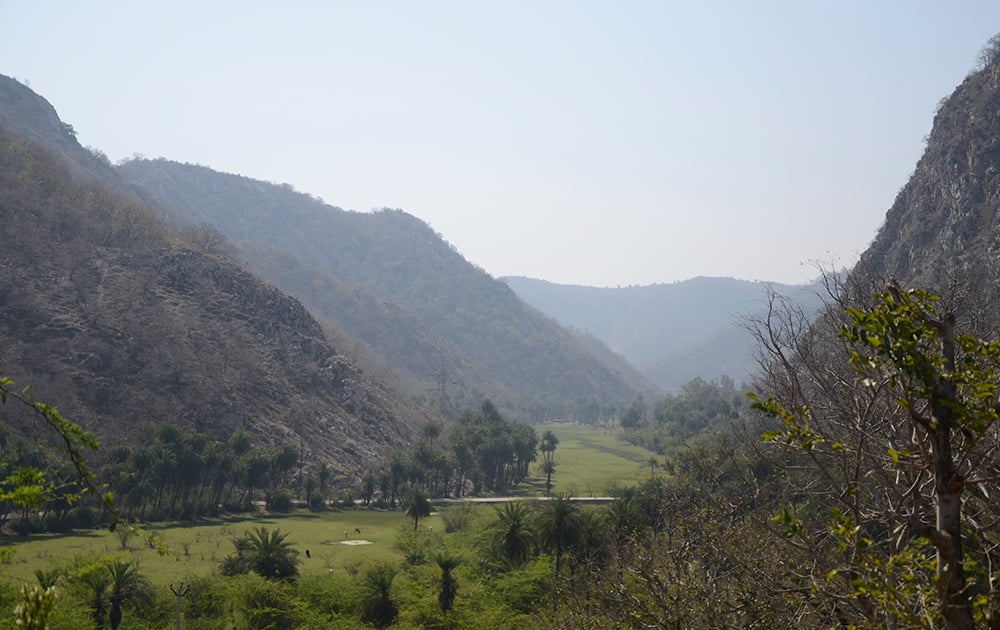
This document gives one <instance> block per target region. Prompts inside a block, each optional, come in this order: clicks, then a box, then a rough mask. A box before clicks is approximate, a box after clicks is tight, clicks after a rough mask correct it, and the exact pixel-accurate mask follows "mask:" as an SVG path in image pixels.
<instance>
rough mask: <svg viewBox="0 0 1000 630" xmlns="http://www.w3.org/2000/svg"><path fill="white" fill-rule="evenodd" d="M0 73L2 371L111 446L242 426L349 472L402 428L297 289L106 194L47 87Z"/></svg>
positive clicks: (11, 415) (107, 179)
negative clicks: (187, 239) (170, 427)
mask: <svg viewBox="0 0 1000 630" xmlns="http://www.w3.org/2000/svg"><path fill="white" fill-rule="evenodd" d="M0 79H3V80H2V81H0V104H2V105H3V107H4V108H5V109H4V110H3V112H2V117H0V243H2V244H3V246H2V247H0V374H3V375H5V376H9V377H11V378H13V379H15V381H16V382H17V383H18V384H19V385H22V386H25V385H30V386H31V389H32V392H33V393H34V395H35V396H36V397H37V398H38V399H40V400H44V401H46V402H48V403H50V404H55V405H57V406H58V407H59V408H60V410H61V411H62V412H63V413H65V414H66V415H68V416H70V417H72V418H73V419H75V420H77V421H78V422H80V424H82V425H83V426H84V427H85V428H87V429H88V430H91V431H92V432H94V433H95V434H96V435H97V437H98V438H99V439H100V440H101V441H102V442H104V443H105V444H108V445H113V444H118V443H138V442H142V441H143V440H145V439H148V436H149V435H150V431H151V430H152V429H153V428H155V427H156V426H157V425H159V424H162V423H167V422H169V423H173V424H176V425H177V426H179V427H180V428H182V429H185V430H189V431H199V432H202V433H205V434H207V435H209V436H211V437H214V438H220V439H225V438H226V437H228V435H229V434H231V433H232V432H233V431H235V430H236V429H237V428H239V427H245V428H248V429H249V430H250V432H251V433H252V435H253V436H254V438H255V440H256V441H257V442H258V443H259V444H260V445H262V446H263V445H266V444H269V443H270V444H275V443H281V442H289V443H291V444H293V445H294V446H296V447H303V449H304V451H305V459H306V461H307V462H316V463H319V462H326V463H328V464H330V466H331V467H332V470H333V472H334V473H336V474H339V475H341V476H343V477H354V476H356V475H357V474H358V473H359V472H360V471H361V470H362V469H363V467H364V466H365V465H366V464H369V463H371V460H372V459H374V458H377V457H379V456H381V455H383V454H385V453H387V452H388V451H389V450H390V449H391V448H394V447H400V446H402V445H404V444H406V443H407V442H408V441H409V440H410V438H411V437H412V435H413V429H412V427H411V425H410V424H409V423H408V422H406V421H404V419H403V418H404V417H408V416H409V415H410V412H409V411H408V410H405V409H404V408H403V406H402V405H401V404H399V402H398V401H397V399H396V398H394V397H393V396H392V395H391V394H390V392H389V391H388V390H386V389H384V388H382V387H380V386H378V385H376V384H373V383H372V382H371V381H370V380H369V379H367V378H365V377H364V375H362V373H361V372H360V371H359V370H358V369H356V368H355V367H354V366H352V365H351V364H350V363H349V362H348V361H347V360H346V359H345V358H344V357H343V356H341V355H340V353H339V352H338V350H337V349H336V348H334V347H333V345H332V344H331V343H330V341H329V340H328V339H327V338H326V336H325V335H324V332H323V330H322V329H321V327H320V325H319V323H318V322H317V321H316V320H315V319H314V318H313V317H312V316H311V315H310V314H309V312H308V311H307V310H306V309H305V308H304V307H303V305H302V304H301V303H300V302H299V301H297V300H295V299H294V298H291V297H289V296H288V295H286V294H284V293H282V292H281V291H279V290H278V289H277V288H275V287H274V286H271V285H268V284H266V283H263V282H261V281H260V280H259V279H257V278H256V277H255V276H253V275H252V274H250V273H249V272H247V271H246V270H244V269H243V268H241V267H240V266H239V265H238V264H236V263H235V262H233V261H232V260H229V259H226V258H223V257H219V256H217V255H214V254H211V253H207V252H206V251H203V250H199V249H196V248H194V247H192V246H190V245H188V244H185V243H184V242H182V241H181V240H180V239H179V238H178V236H177V233H176V232H175V231H173V230H172V229H170V228H167V227H166V226H164V225H163V224H162V223H161V221H160V220H159V219H158V218H157V217H156V216H155V214H154V213H153V212H152V211H151V210H149V209H148V208H146V207H145V206H143V205H142V204H141V203H139V202H137V201H136V199H137V198H136V197H135V196H129V195H127V194H125V195H123V194H121V193H119V192H114V191H113V190H112V189H115V188H118V189H119V190H120V189H123V187H122V186H121V184H120V180H119V179H118V178H117V175H115V174H114V172H113V171H112V170H111V169H110V167H109V166H106V165H105V164H104V163H103V162H102V161H101V160H100V159H99V158H96V157H94V156H93V155H92V154H91V153H90V152H89V151H87V150H85V149H83V148H82V147H80V146H79V145H78V144H76V141H75V139H74V138H73V136H72V134H68V133H67V132H66V131H65V130H64V129H63V128H62V126H61V123H59V121H58V119H57V118H56V119H55V120H54V121H53V120H52V118H53V117H54V116H55V112H54V110H53V109H52V107H51V106H50V105H48V103H46V102H45V101H44V99H41V98H40V97H38V96H37V95H34V94H33V93H31V92H30V91H29V90H27V88H25V87H24V86H21V85H20V84H17V83H16V82H13V81H11V80H9V79H6V78H3V77H0ZM25 130H28V131H25ZM21 132H23V135H22V133H21ZM53 134H55V135H54V136H53ZM36 143H37V144H36ZM40 145H41V146H40ZM43 147H44V148H43ZM106 183H107V185H105V184H106ZM16 411H17V410H16V409H14V408H12V407H10V406H4V407H0V416H2V417H3V419H4V423H5V424H7V425H8V426H11V427H13V428H14V429H15V430H16V429H17V428H18V426H20V425H19V424H18V423H19V422H20V419H19V418H18V417H15V415H16ZM413 415H417V416H418V415H419V413H415V414H413ZM423 419H424V418H422V417H420V418H419V420H423ZM414 421H417V419H416V418H415V419H414Z"/></svg>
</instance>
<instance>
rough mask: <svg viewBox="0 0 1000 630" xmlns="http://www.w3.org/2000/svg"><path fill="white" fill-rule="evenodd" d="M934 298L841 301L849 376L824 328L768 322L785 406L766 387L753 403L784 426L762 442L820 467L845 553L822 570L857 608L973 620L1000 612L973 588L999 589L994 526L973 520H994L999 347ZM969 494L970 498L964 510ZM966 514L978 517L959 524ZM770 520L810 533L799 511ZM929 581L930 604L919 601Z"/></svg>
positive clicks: (912, 617)
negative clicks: (928, 566)
mask: <svg viewBox="0 0 1000 630" xmlns="http://www.w3.org/2000/svg"><path fill="white" fill-rule="evenodd" d="M939 302H940V300H939V299H938V298H936V297H935V296H932V295H930V294H928V293H927V292H925V291H921V290H914V291H902V290H900V289H899V287H898V286H895V285H894V284H891V285H890V288H889V290H888V291H886V292H884V293H880V294H878V295H877V296H876V297H875V298H874V299H873V300H872V302H871V303H870V304H868V305H864V306H863V305H853V304H846V303H840V305H841V306H842V313H843V315H842V320H841V321H843V324H842V325H841V326H840V328H839V337H840V339H841V340H843V342H844V343H845V344H846V348H845V350H844V355H846V358H847V362H849V364H850V366H851V367H852V368H853V370H854V378H853V379H850V378H849V377H848V376H847V375H846V374H843V373H840V372H836V371H834V370H832V369H831V366H832V365H833V364H832V363H831V361H830V355H828V354H826V351H821V350H822V349H821V348H820V347H819V346H818V345H817V340H818V339H820V335H818V334H817V332H816V331H817V330H818V329H817V327H816V326H812V327H811V329H810V328H800V329H797V330H796V329H795V328H794V326H789V325H788V324H787V323H788V322H794V320H793V319H785V320H784V322H786V324H785V325H784V326H779V327H775V326H769V327H767V328H766V329H765V334H766V339H769V340H770V345H769V346H768V347H769V348H770V351H771V355H772V357H774V359H775V360H774V361H772V362H771V363H770V364H769V366H770V368H771V370H772V371H771V372H770V373H769V377H770V381H771V383H772V384H774V383H778V384H780V386H779V387H777V388H776V389H772V390H771V391H772V393H774V392H776V396H777V397H780V398H782V400H780V401H779V400H778V399H777V398H776V397H772V396H771V395H770V394H769V396H768V397H767V398H760V397H757V398H756V399H755V402H754V405H753V406H754V407H755V408H757V409H759V410H762V411H764V412H766V413H767V414H768V415H769V416H771V417H773V418H775V419H777V420H778V421H779V422H780V424H781V426H780V427H779V428H778V430H773V431H768V432H766V433H765V440H767V441H770V442H773V443H778V444H784V445H786V446H788V447H790V449H792V450H793V451H795V452H798V453H800V454H801V455H802V456H803V457H804V458H805V460H806V461H810V462H812V464H813V466H814V468H815V470H816V471H817V472H818V473H819V474H818V478H814V479H813V480H812V482H811V483H812V486H813V490H812V491H811V492H813V494H814V496H816V495H818V493H819V492H820V491H821V489H822V491H823V492H824V493H827V494H826V496H828V497H829V498H830V499H831V500H832V501H833V506H832V507H833V513H832V519H831V521H829V522H828V523H827V525H826V527H825V528H826V530H827V535H828V536H827V537H829V534H830V533H832V534H834V538H835V539H837V540H839V541H840V542H839V545H840V549H841V552H840V553H839V554H833V553H831V554H828V555H827V557H826V560H827V561H829V560H833V562H834V564H833V567H832V571H829V573H828V575H829V576H830V578H831V579H834V580H836V579H837V576H838V575H842V576H843V580H842V581H841V583H842V584H844V585H845V586H847V587H848V588H849V589H850V590H849V592H850V593H851V595H852V597H853V598H854V600H855V603H854V604H853V606H854V610H853V612H851V613H850V614H857V615H860V616H862V617H867V618H868V619H870V620H871V621H874V619H873V618H872V616H871V612H870V611H877V613H876V614H881V615H883V617H882V620H881V622H882V623H886V622H887V621H888V620H891V622H892V623H907V624H914V623H920V624H923V623H927V622H928V621H927V620H928V619H934V620H935V621H932V622H931V623H940V624H941V625H943V626H944V627H947V628H966V627H972V625H973V623H974V620H975V617H976V615H988V616H990V617H991V618H993V619H994V620H995V619H996V616H997V611H996V610H993V611H992V614H990V613H989V612H987V611H985V608H986V607H987V606H989V604H990V598H989V597H979V598H977V600H976V601H977V602H978V603H977V605H976V606H977V608H976V610H978V611H979V612H976V611H975V610H974V607H973V600H972V596H971V594H972V593H975V592H992V591H993V589H992V588H991V586H990V584H991V583H992V578H991V576H990V575H989V574H988V573H985V572H984V571H983V570H982V569H980V568H979V567H982V566H990V565H992V564H994V563H995V562H996V560H997V558H996V557H994V554H995V549H996V548H995V546H994V544H995V543H994V542H993V541H994V538H995V536H994V534H993V533H992V532H991V531H989V529H986V528H981V527H980V526H978V525H976V524H975V523H977V522H978V523H984V522H993V521H994V519H995V518H996V516H997V515H996V513H995V510H993V509H992V506H991V505H990V503H991V502H989V501H988V500H986V501H982V500H981V499H980V498H979V494H985V493H986V492H987V491H986V489H985V488H986V486H987V485H990V484H993V485H994V486H995V481H996V480H997V472H998V471H997V467H996V456H997V452H998V448H1000V444H998V442H997V439H996V427H997V417H998V405H997V386H998V382H1000V344H998V343H997V342H996V341H984V340H981V339H977V338H975V337H973V336H970V335H964V334H959V333H958V331H957V324H956V321H957V318H956V317H955V315H954V314H953V313H954V311H952V310H950V309H949V310H946V311H945V312H944V314H943V315H942V314H941V313H939V311H938V304H939ZM826 317H827V319H830V318H832V317H833V315H829V314H828V315H827V316H826ZM820 323H821V324H822V320H821V322H820ZM782 331H783V332H782ZM789 331H792V332H789ZM823 339H824V340H825V341H824V343H826V344H828V345H830V344H833V343H834V340H831V339H829V338H823ZM831 347H832V346H831ZM820 393H822V395H819V394H820ZM859 473H861V474H859ZM790 478H792V477H790ZM967 488H969V489H972V490H975V491H976V492H975V493H971V494H970V495H969V496H968V498H966V499H965V501H964V504H963V497H962V493H963V491H964V490H965V489H967ZM968 510H977V511H978V512H979V514H978V515H977V517H976V519H975V521H970V523H971V525H970V528H969V529H967V530H964V531H963V513H964V512H965V511H968ZM776 518H777V521H778V522H779V523H780V524H781V525H782V527H783V528H784V529H785V531H786V535H788V536H790V537H791V538H795V539H799V538H801V539H803V540H805V539H806V538H807V537H808V534H807V532H806V528H807V527H808V526H809V523H808V522H807V521H806V520H804V519H803V518H802V517H800V513H799V512H798V511H796V510H795V508H794V507H793V506H788V507H786V508H784V509H783V511H782V513H780V514H779V515H778V517H776ZM813 540H816V539H815V538H813ZM970 542H971V543H974V545H973V547H972V548H973V549H974V550H975V551H976V553H977V554H978V557H977V558H976V561H975V562H974V563H968V560H969V558H968V557H967V556H966V551H967V543H970ZM927 545H930V546H931V548H932V549H933V551H934V553H935V554H936V562H934V563H933V564H936V573H937V575H936V576H935V577H933V578H931V577H930V576H927V575H926V573H925V571H924V569H923V566H924V565H925V563H924V561H923V557H924V556H925V555H926V552H925V551H924V550H925V549H926V547H927ZM831 551H832V550H831ZM838 555H839V556H840V557H841V560H840V562H839V563H838V562H837V560H836V558H837V556H838ZM817 559H819V557H817ZM838 564H839V566H838ZM970 571H971V572H970ZM932 585H933V586H932ZM935 588H936V590H937V604H936V606H933V607H930V608H928V607H926V606H924V605H921V604H920V602H921V601H924V600H925V599H926V597H925V596H924V595H923V593H924V592H926V593H927V594H928V595H927V597H930V598H931V599H933V598H934V593H933V589H935ZM921 589H923V590H921ZM839 612H840V613H841V614H847V611H846V609H845V608H841V609H840V611H839Z"/></svg>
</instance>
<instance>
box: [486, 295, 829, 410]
mask: <svg viewBox="0 0 1000 630" xmlns="http://www.w3.org/2000/svg"><path fill="white" fill-rule="evenodd" d="M503 280H504V281H505V282H506V283H507V284H508V285H509V286H510V287H511V288H512V289H513V290H514V292H515V293H517V294H518V295H519V296H520V297H521V299H523V300H524V301H526V302H527V303H528V304H531V305H532V306H534V307H535V308H537V309H538V310H540V311H542V312H543V313H546V314H547V315H549V316H550V317H554V318H555V319H556V320H558V321H560V322H562V323H563V324H565V325H567V326H571V327H573V328H577V329H581V330H584V331H587V332H588V333H590V334H592V335H594V336H595V337H597V338H598V339H601V340H602V341H604V343H606V344H607V345H608V347H609V348H611V350H613V351H615V352H617V353H619V354H621V355H622V356H624V357H625V358H626V359H627V360H628V361H629V362H630V363H632V364H633V365H635V366H636V367H638V368H639V370H640V371H641V372H642V373H643V375H644V376H645V377H646V378H647V379H649V380H650V381H651V382H653V383H655V384H656V385H658V386H660V387H661V388H664V389H667V390H676V389H678V388H679V387H680V386H681V385H683V384H684V383H686V382H688V381H690V380H691V379H693V378H696V377H701V378H704V379H714V378H717V377H719V376H722V375H727V376H731V377H733V378H734V379H736V380H737V381H740V380H745V379H746V378H747V377H748V374H749V373H750V372H751V371H752V370H753V369H754V367H755V366H754V359H753V352H752V350H753V341H752V339H751V337H750V335H749V334H748V333H747V331H746V330H745V329H744V328H743V326H742V324H741V319H742V318H743V317H744V316H745V315H748V314H753V313H756V312H757V311H759V310H760V309H761V308H762V307H763V305H764V304H765V297H766V292H767V291H769V290H773V291H776V292H778V293H781V294H784V295H788V296H790V297H794V298H795V299H797V300H799V301H800V302H802V303H803V304H807V305H815V304H818V299H817V298H816V296H815V294H816V292H817V291H818V287H815V286H791V285H780V284H767V283H761V282H748V281H745V280H735V279H732V278H705V277H700V278H693V279H691V280H685V281H683V282H676V283H673V284H655V285H649V286H632V287H623V288H597V287H584V286H571V285H560V284H554V283H551V282H546V281H544V280H535V279H532V278H523V277H509V278H504V279H503Z"/></svg>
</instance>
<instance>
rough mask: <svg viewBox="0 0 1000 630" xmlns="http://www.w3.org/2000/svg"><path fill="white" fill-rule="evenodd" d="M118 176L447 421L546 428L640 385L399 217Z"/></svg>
mask: <svg viewBox="0 0 1000 630" xmlns="http://www.w3.org/2000/svg"><path fill="white" fill-rule="evenodd" d="M118 170H119V172H120V173H121V175H122V177H124V178H125V179H127V180H128V181H130V182H132V183H134V184H135V185H137V186H139V187H141V188H143V189H144V190H145V191H147V192H146V195H147V196H148V198H149V199H150V200H152V201H154V202H155V203H156V205H158V206H162V207H164V208H168V210H167V213H168V216H169V218H170V219H171V220H172V221H174V222H177V223H179V224H188V225H192V224H194V225H197V224H203V223H207V224H210V225H212V226H215V227H216V228H218V230H219V231H221V232H222V233H223V234H224V235H225V236H226V237H227V238H229V239H230V240H231V241H232V242H233V243H234V244H236V245H237V246H238V247H239V249H240V251H241V253H242V255H243V257H244V258H245V259H246V260H247V264H248V265H250V266H251V268H252V269H253V270H254V271H255V272H257V273H258V274H260V275H261V276H263V277H266V278H268V279H269V280H271V281H272V282H274V283H276V284H277V285H278V286H280V287H282V288H283V289H284V290H286V291H288V292H290V293H292V294H293V295H296V296H297V297H299V298H300V299H301V300H302V301H303V302H304V303H305V304H306V305H307V306H308V307H309V308H310V309H312V310H313V311H314V312H315V313H317V314H318V315H319V316H320V317H321V318H323V319H324V320H326V321H329V322H331V323H332V324H334V325H335V326H336V327H337V328H338V329H340V330H342V331H343V332H344V334H346V335H347V336H348V337H350V338H352V339H356V340H359V341H360V342H362V343H363V344H364V346H365V348H366V349H367V352H368V354H369V355H370V356H369V359H370V360H373V361H374V362H376V363H381V364H383V365H385V366H389V367H391V369H393V370H395V371H397V372H399V373H400V374H401V382H402V383H404V384H405V385H406V387H407V388H408V390H409V391H410V392H412V393H414V394H418V395H423V396H425V397H426V398H427V399H429V400H432V401H434V402H435V403H436V404H438V405H439V406H440V407H441V408H442V409H444V410H445V411H447V412H450V413H455V412H457V411H459V410H460V409H461V408H463V407H465V406H469V405H476V404H478V400H479V399H480V398H481V397H483V396H486V397H490V398H492V399H493V400H494V401H495V402H496V403H497V405H498V406H500V407H501V408H503V409H505V410H506V411H507V412H509V413H513V414H514V415H515V416H516V417H530V418H534V419H545V418H550V417H558V416H559V415H564V414H570V413H575V412H576V410H578V409H579V404H581V403H582V402H584V401H600V402H601V403H605V404H615V403H624V402H627V401H630V400H631V399H633V398H634V396H635V395H636V392H637V391H638V390H639V389H640V388H641V387H642V383H641V379H640V378H639V377H638V376H637V375H636V374H635V373H634V371H633V370H632V369H631V368H630V367H629V366H628V365H627V364H626V363H625V361H623V360H622V359H620V358H619V357H616V356H614V355H613V354H612V353H611V352H609V351H607V349H604V348H600V344H599V343H595V342H594V340H593V339H589V340H587V339H581V338H580V337H579V336H577V335H574V334H572V333H570V332H569V331H567V330H565V329H563V328H562V327H561V326H560V325H559V324H557V323H556V322H554V321H552V320H550V319H549V318H547V317H544V316H543V315H541V314H540V313H538V312H537V311H535V310H534V309H532V308H531V307H529V306H527V305H525V304H524V303H523V302H522V301H521V300H520V299H518V297H517V296H516V295H515V294H514V292H513V291H511V290H510V289H509V288H508V287H507V286H506V285H505V284H503V283H502V282H499V281H497V280H495V279H493V278H492V277H490V276H489V275H488V274H487V273H486V272H484V271H483V270H482V269H479V268H477V267H475V266H474V265H472V264H470V263H468V262H467V261H466V260H465V259H464V258H462V256H461V255H460V254H459V253H458V252H456V251H455V249H454V248H452V247H451V246H450V245H449V244H448V243H446V242H445V241H444V240H443V239H442V238H441V236H440V235H439V234H437V233H435V232H434V231H433V230H432V229H431V228H430V227H429V226H428V225H427V224H425V223H424V222H422V221H420V220H419V219H417V218H415V217H413V216H411V215H409V214H407V213H405V212H402V211H400V210H382V211H379V212H373V213H358V212H347V211H344V210H341V209H339V208H335V207H333V206H329V205H327V204H325V203H323V202H322V201H320V200H318V199H315V198H313V197H310V196H309V195H305V194H301V193H298V192H295V191H294V190H293V189H291V187H289V186H279V185H274V184H269V183H266V182H262V181H256V180H253V179H249V178H246V177H241V176H238V175H229V174H223V173H218V172H215V171H212V170H210V169H208V168H204V167H200V166H194V165H189V164H179V163H176V162H171V161H168V160H163V159H159V160H133V161H130V162H127V163H125V164H123V165H121V166H120V167H119V169H118Z"/></svg>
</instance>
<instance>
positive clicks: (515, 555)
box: [489, 493, 611, 575]
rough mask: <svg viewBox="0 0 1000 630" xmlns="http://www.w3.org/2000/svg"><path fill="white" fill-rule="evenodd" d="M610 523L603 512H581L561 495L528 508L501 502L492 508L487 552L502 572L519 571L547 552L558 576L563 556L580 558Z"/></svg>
mask: <svg viewBox="0 0 1000 630" xmlns="http://www.w3.org/2000/svg"><path fill="white" fill-rule="evenodd" d="M610 520H611V519H609V518H608V516H607V515H606V514H605V513H604V511H601V510H583V509H582V508H581V507H580V505H579V504H578V503H575V502H574V501H573V500H572V498H571V497H569V496H568V495H565V494H558V493H557V494H555V495H553V496H552V497H550V498H549V499H548V500H546V501H538V502H535V503H533V504H532V505H531V507H529V505H528V504H527V503H525V502H521V501H515V502H510V503H504V504H502V505H500V506H498V507H497V508H496V520H495V521H494V523H493V526H492V528H491V530H490V538H489V543H490V544H489V552H490V554H491V556H492V559H493V560H494V561H496V562H498V563H499V565H500V568H506V569H517V568H520V567H521V566H523V565H524V564H525V563H527V562H528V561H529V560H531V559H532V558H534V557H535V556H536V555H537V554H538V553H551V554H552V556H553V558H554V560H555V567H554V570H555V573H556V574H557V575H558V574H559V571H560V569H561V568H562V564H563V558H564V556H565V555H566V554H567V553H575V554H577V556H578V557H580V558H583V557H586V556H587V555H589V554H590V553H591V552H592V551H593V550H594V548H595V546H600V545H601V544H602V541H603V540H604V538H605V537H606V535H607V534H608V531H609V526H610Z"/></svg>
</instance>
